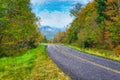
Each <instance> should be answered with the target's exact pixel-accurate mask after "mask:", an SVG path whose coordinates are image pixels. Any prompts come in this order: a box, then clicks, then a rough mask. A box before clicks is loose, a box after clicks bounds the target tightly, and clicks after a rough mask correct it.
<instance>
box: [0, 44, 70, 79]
mask: <svg viewBox="0 0 120 80" xmlns="http://www.w3.org/2000/svg"><path fill="white" fill-rule="evenodd" d="M0 80H70V78H69V77H68V76H67V75H65V74H64V73H63V72H62V71H61V70H60V69H59V68H58V67H57V66H56V65H55V64H54V63H53V62H52V61H51V59H50V58H49V57H48V55H47V54H46V46H39V47H38V48H35V49H31V50H28V51H27V52H26V53H25V54H24V55H21V56H18V57H9V58H0Z"/></svg>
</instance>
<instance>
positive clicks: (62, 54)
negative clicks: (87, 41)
mask: <svg viewBox="0 0 120 80" xmlns="http://www.w3.org/2000/svg"><path fill="white" fill-rule="evenodd" d="M47 52H48V55H49V56H50V57H51V59H52V60H53V61H54V62H55V63H56V64H57V65H58V67H59V68H61V69H62V70H63V72H65V73H66V74H68V75H69V76H70V77H71V79H72V80H120V63H119V62H115V61H112V60H108V59H104V58H100V57H96V56H93V55H89V54H85V53H83V52H79V51H76V50H73V49H71V48H68V47H66V46H62V45H55V44H49V45H48V46H47Z"/></svg>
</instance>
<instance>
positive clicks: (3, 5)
mask: <svg viewBox="0 0 120 80" xmlns="http://www.w3.org/2000/svg"><path fill="white" fill-rule="evenodd" d="M35 20H36V17H35V15H34V14H33V13H32V12H31V7H30V1H29V0H18V1H16V0H0V57H2V56H11V55H19V54H20V53H22V52H23V51H25V50H27V49H29V48H33V47H35V46H36V45H37V44H38V42H40V41H39V40H41V39H43V38H41V39H40V37H42V35H41V33H40V32H39V31H38V29H37V25H36V23H35Z"/></svg>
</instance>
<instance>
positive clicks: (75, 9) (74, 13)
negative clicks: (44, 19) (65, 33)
mask: <svg viewBox="0 0 120 80" xmlns="http://www.w3.org/2000/svg"><path fill="white" fill-rule="evenodd" d="M82 6H83V5H82V4H81V3H77V4H75V6H74V7H73V8H72V9H71V10H70V13H71V15H72V16H75V17H77V15H78V13H79V12H80V11H81V9H82Z"/></svg>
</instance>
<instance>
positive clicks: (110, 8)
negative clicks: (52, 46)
mask: <svg viewBox="0 0 120 80" xmlns="http://www.w3.org/2000/svg"><path fill="white" fill-rule="evenodd" d="M119 17H120V0H95V1H93V2H91V3H88V4H87V5H86V6H85V7H83V8H82V9H81V11H80V12H77V16H76V18H75V19H74V20H73V22H72V23H71V24H70V26H69V28H68V29H67V30H66V38H65V42H66V43H69V44H74V45H76V46H79V47H83V48H99V49H101V48H102V49H107V50H114V49H116V48H118V46H119V45H120V18H119ZM118 52H119V50H118V51H117V50H116V51H114V53H113V54H116V55H117V54H119V53H118Z"/></svg>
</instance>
